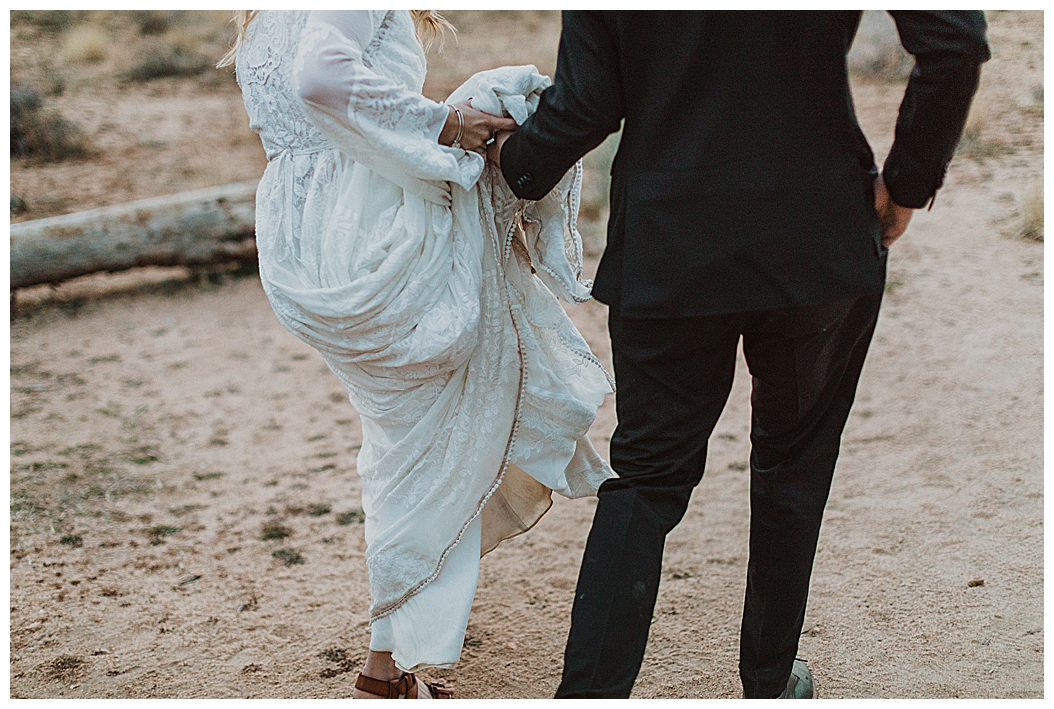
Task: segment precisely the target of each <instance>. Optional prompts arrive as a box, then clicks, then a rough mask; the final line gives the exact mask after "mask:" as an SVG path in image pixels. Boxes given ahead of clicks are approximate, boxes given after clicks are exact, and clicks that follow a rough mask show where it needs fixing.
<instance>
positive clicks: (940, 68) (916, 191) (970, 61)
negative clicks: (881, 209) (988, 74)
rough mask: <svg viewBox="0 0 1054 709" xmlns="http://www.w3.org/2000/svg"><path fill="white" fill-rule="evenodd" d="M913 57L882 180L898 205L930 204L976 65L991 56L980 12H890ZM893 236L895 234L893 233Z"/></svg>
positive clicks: (955, 137)
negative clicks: (913, 60)
mask: <svg viewBox="0 0 1054 709" xmlns="http://www.w3.org/2000/svg"><path fill="white" fill-rule="evenodd" d="M890 14H891V15H892V16H893V19H894V20H895V21H896V23H897V30H898V31H899V32H900V41H901V42H902V43H903V45H904V48H905V49H907V50H908V52H910V53H911V54H912V55H914V57H915V69H914V71H912V73H911V79H910V80H909V81H908V87H907V91H906V92H905V94H904V100H903V102H902V103H901V104H900V115H899V117H898V118H897V129H896V139H895V140H894V142H893V147H892V148H891V149H890V151H889V156H888V157H887V158H886V163H885V167H884V168H883V171H882V178H883V180H884V182H885V187H886V188H887V189H888V190H889V197H891V198H892V201H893V202H894V203H896V204H897V205H899V206H901V207H911V208H913V209H918V208H920V207H923V206H925V205H926V203H927V202H931V201H932V199H933V197H934V195H935V194H936V193H937V190H938V189H940V187H941V185H942V184H943V183H944V174H945V172H946V171H947V169H948V163H949V162H950V161H951V159H952V155H953V154H954V152H955V146H956V144H958V142H959V138H960V137H961V136H962V131H963V126H964V125H965V124H966V116H967V113H968V112H969V110H970V101H971V99H972V98H973V95H974V92H975V91H976V90H977V82H978V78H979V76H980V65H981V64H982V63H984V62H985V61H987V60H988V58H989V57H990V56H991V55H990V53H989V51H988V44H987V42H986V41H985V29H986V23H985V19H984V13H983V12H979V11H977V12H974V11H965V10H958V11H925V12H922V11H891V12H890ZM898 236H899V235H898Z"/></svg>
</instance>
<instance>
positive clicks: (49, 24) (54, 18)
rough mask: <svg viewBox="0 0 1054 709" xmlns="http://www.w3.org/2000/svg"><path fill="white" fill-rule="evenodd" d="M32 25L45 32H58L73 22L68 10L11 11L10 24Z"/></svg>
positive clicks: (70, 12)
mask: <svg viewBox="0 0 1054 709" xmlns="http://www.w3.org/2000/svg"><path fill="white" fill-rule="evenodd" d="M16 22H17V23H22V24H27V25H33V26H34V27H37V28H39V29H42V30H45V31H47V32H58V31H60V30H64V29H66V28H67V27H69V26H70V25H71V24H73V12H72V11H70V10H15V11H13V12H12V13H11V24H15V23H16Z"/></svg>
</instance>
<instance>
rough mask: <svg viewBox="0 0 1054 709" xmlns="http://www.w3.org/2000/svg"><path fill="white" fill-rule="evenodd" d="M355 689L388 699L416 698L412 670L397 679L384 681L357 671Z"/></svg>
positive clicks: (415, 679) (415, 680)
mask: <svg viewBox="0 0 1054 709" xmlns="http://www.w3.org/2000/svg"><path fill="white" fill-rule="evenodd" d="M355 689H358V690H360V691H362V692H369V693H370V694H377V695H380V696H382V697H388V699H417V678H416V677H414V675H413V673H412V672H407V673H406V674H404V675H403V676H402V677H399V678H398V679H392V680H387V681H385V680H383V679H376V678H375V677H367V676H366V675H364V674H362V673H359V676H358V679H356V680H355Z"/></svg>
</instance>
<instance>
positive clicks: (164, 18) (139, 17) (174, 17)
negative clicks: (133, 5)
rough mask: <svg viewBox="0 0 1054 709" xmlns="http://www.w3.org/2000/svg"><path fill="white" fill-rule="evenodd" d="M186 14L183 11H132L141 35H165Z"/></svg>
mask: <svg viewBox="0 0 1054 709" xmlns="http://www.w3.org/2000/svg"><path fill="white" fill-rule="evenodd" d="M184 14H185V12H184V11H182V10H132V11H131V15H132V17H133V19H135V23H136V25H137V26H138V28H139V33H140V34H147V35H156V34H164V33H165V32H167V31H168V30H169V28H170V27H172V25H173V23H175V22H177V21H179V20H180V19H181V18H182V16H183V15H184Z"/></svg>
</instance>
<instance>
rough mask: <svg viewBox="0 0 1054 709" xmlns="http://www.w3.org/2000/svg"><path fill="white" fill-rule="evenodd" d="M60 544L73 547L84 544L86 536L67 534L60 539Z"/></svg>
mask: <svg viewBox="0 0 1054 709" xmlns="http://www.w3.org/2000/svg"><path fill="white" fill-rule="evenodd" d="M59 544H65V545H66V546H70V547H73V548H74V549H77V548H80V547H82V546H84V537H82V536H81V535H79V534H65V535H63V537H62V538H61V539H59Z"/></svg>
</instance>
